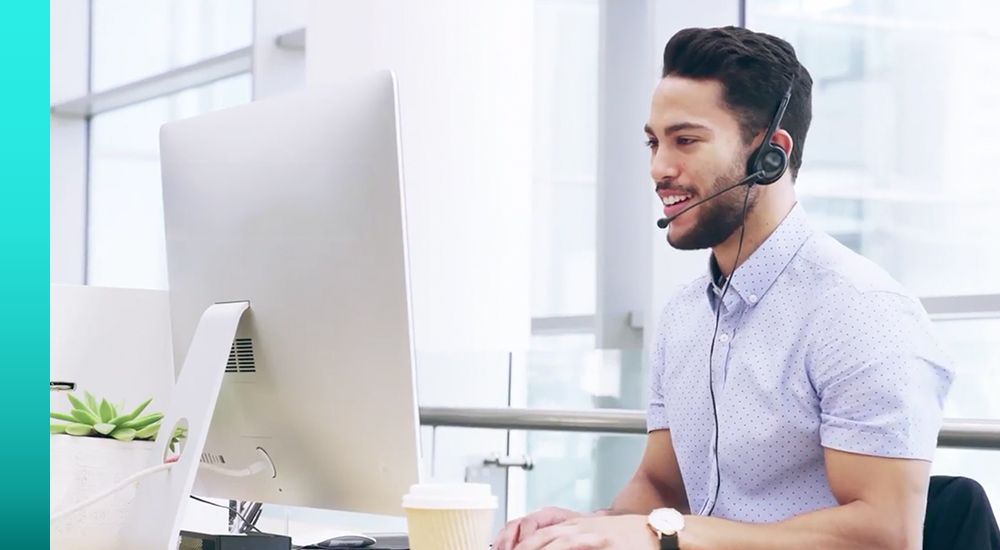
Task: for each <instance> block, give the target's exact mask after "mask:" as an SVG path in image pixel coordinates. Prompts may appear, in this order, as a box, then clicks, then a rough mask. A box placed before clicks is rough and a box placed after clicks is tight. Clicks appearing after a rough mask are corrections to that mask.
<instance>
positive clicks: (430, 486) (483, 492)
mask: <svg viewBox="0 0 1000 550" xmlns="http://www.w3.org/2000/svg"><path fill="white" fill-rule="evenodd" d="M496 507H497V497H495V496H493V495H492V494H491V493H490V486H489V485H487V484H485V483H421V484H418V485H411V486H410V492H409V494H407V495H405V496H403V508H416V509H425V510H427V509H429V510H494V509H496Z"/></svg>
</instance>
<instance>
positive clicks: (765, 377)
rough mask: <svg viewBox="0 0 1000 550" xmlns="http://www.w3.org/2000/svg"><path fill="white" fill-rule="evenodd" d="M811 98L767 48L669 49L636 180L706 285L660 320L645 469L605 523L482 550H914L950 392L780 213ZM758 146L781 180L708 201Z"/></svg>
mask: <svg viewBox="0 0 1000 550" xmlns="http://www.w3.org/2000/svg"><path fill="white" fill-rule="evenodd" d="M811 88H812V78H811V77H810V75H809V72H808V71H807V70H806V69H805V68H804V67H802V65H800V64H799V62H798V60H797V59H796V56H795V51H794V49H793V48H792V47H791V46H790V45H789V44H788V43H787V42H785V41H784V40H781V39H779V38H776V37H774V36H769V35H766V34H761V33H755V32H751V31H749V30H746V29H741V28H733V27H727V28H722V29H686V30H683V31H681V32H679V33H677V35H675V36H674V37H673V38H671V39H670V41H669V43H668V44H667V46H666V48H665V50H664V54H663V73H662V80H661V81H660V82H659V84H658V85H657V87H656V89H655V91H654V93H653V99H652V105H651V107H650V116H649V121H648V124H647V125H646V133H647V136H648V139H649V147H650V150H651V160H650V167H651V175H652V178H653V182H654V183H655V189H656V193H657V194H658V195H659V196H660V198H661V199H662V200H663V202H664V205H665V208H664V214H665V215H666V216H667V218H666V219H665V220H664V221H666V220H669V228H668V236H667V241H668V242H669V243H670V245H672V246H673V247H675V248H680V249H699V248H711V249H712V254H711V259H710V262H709V263H710V266H709V269H708V273H706V274H705V275H704V276H702V277H699V278H698V279H696V280H695V281H694V282H692V283H691V284H689V285H688V286H686V287H685V288H683V289H682V290H681V291H680V292H679V293H678V294H676V295H675V296H674V297H673V298H672V299H671V300H670V301H669V303H668V304H667V306H666V308H665V309H664V311H663V314H662V317H661V322H660V326H659V332H658V336H657V344H656V348H655V352H654V355H653V358H652V363H651V370H652V380H651V392H650V402H649V409H648V418H647V428H648V430H649V436H648V440H647V446H646V450H645V454H644V455H643V457H642V461H641V463H640V465H639V467H638V470H637V471H636V473H635V475H634V476H633V478H632V479H631V481H630V482H629V483H628V484H627V485H626V486H625V488H624V489H622V491H621V492H620V493H619V494H618V496H617V497H616V498H615V500H614V502H613V503H612V506H611V508H610V509H608V510H604V511H601V512H597V513H593V514H587V515H584V514H579V513H576V512H571V511H568V510H560V509H554V508H550V509H545V510H542V511H540V512H536V513H534V514H532V515H530V516H527V517H526V518H523V519H521V520H517V521H512V522H510V523H509V524H508V525H507V526H506V527H505V529H504V530H503V531H502V532H501V533H500V535H499V536H498V538H497V540H496V542H495V543H494V548H495V549H499V550H509V549H511V548H515V549H516V550H537V549H542V548H544V549H546V550H556V549H568V548H574V549H577V548H616V549H617V548H621V549H628V550H642V549H649V550H654V549H659V548H680V549H681V550H701V549H706V550H709V549H729V548H734V549H735V548H738V549H740V550H756V549H767V550H782V549H789V550H792V549H795V550H800V549H803V548H808V549H817V550H819V549H826V550H834V549H851V550H856V549H859V548H864V549H907V550H913V549H918V548H920V546H921V528H922V523H923V518H924V511H925V505H926V498H927V487H928V477H929V471H930V462H931V458H932V456H933V454H934V450H935V447H936V438H937V433H938V430H939V428H940V425H941V410H942V404H943V401H944V398H945V395H946V393H947V391H948V388H949V386H950V384H951V379H952V373H951V371H950V369H949V367H948V366H947V362H946V360H945V359H944V357H943V356H942V354H941V352H940V350H939V348H938V346H937V345H936V344H935V340H934V337H933V336H932V335H931V329H930V326H929V322H928V320H927V317H926V314H925V312H924V311H923V309H922V308H921V306H920V303H919V302H918V301H917V300H916V299H915V298H913V297H912V296H910V295H909V294H908V293H907V292H906V291H905V290H904V289H903V288H902V287H900V285H899V284H898V283H896V282H895V281H893V280H892V279H891V278H890V277H889V276H888V275H887V274H886V273H885V272H884V271H883V270H881V269H880V268H878V267H877V266H875V265H874V264H872V263H871V262H869V261H867V260H866V259H864V258H862V257H861V256H859V255H857V254H855V253H853V252H852V251H850V250H848V249H847V248H845V247H844V246H842V245H840V244H839V243H838V242H836V241H835V240H834V239H832V238H831V237H829V236H827V235H825V234H823V233H821V232H819V231H817V230H816V229H814V228H813V227H812V226H811V225H810V223H809V221H808V219H807V217H806V215H805V213H804V212H803V210H802V208H801V206H799V205H797V203H796V198H795V190H794V182H795V178H796V176H797V175H798V170H799V167H800V166H801V164H802V151H803V144H804V142H805V137H806V133H807V131H808V128H809V122H810V119H811V105H810V103H811ZM789 89H790V99H789V100H788V102H787V110H786V111H785V113H784V116H783V117H782V116H781V112H780V111H781V109H780V108H779V104H781V103H782V100H783V98H784V96H785V95H786V94H787V93H788V91H789ZM779 119H780V125H778V126H777V128H776V130H775V131H774V132H773V136H772V137H771V138H770V140H769V142H768V143H762V142H763V141H764V138H765V135H766V134H767V133H768V132H767V129H768V125H769V123H771V122H772V120H779ZM762 145H763V146H765V147H766V146H768V145H773V146H775V147H777V148H780V149H781V151H780V152H783V153H784V154H785V155H786V156H787V159H785V160H782V159H780V158H777V161H782V162H785V163H787V167H788V169H787V170H785V169H784V168H785V164H782V165H781V167H780V168H781V169H780V170H779V171H778V173H776V176H775V177H776V181H775V182H773V183H771V184H769V185H761V184H760V183H763V182H761V180H762V179H765V178H762V177H760V174H763V173H764V172H759V173H756V176H757V177H754V178H753V181H754V182H755V183H758V184H757V185H750V186H746V185H743V186H738V187H735V188H734V189H733V190H730V191H726V192H723V193H722V194H720V195H718V196H717V197H715V198H711V199H708V197H711V196H712V195H713V194H714V193H716V192H720V191H722V190H724V189H727V188H729V187H732V186H734V185H736V184H738V183H739V182H740V181H742V180H744V179H745V178H747V177H748V176H755V174H748V172H749V171H752V170H756V169H757V168H759V167H760V164H756V165H754V164H753V160H754V159H755V158H756V152H757V151H758V149H759V148H760V147H761V146H762ZM780 152H779V153H780ZM778 156H779V157H780V156H781V155H778ZM769 160H775V159H769ZM748 165H749V167H748ZM702 200H704V201H706V202H704V203H702V204H696V203H698V201H702ZM675 216H676V217H675ZM710 353H711V357H709V354H710ZM670 508H672V509H674V510H676V512H674V511H670V510H662V509H670ZM654 510H656V512H654V513H653V515H652V516H649V517H647V515H648V514H650V512H652V511H654Z"/></svg>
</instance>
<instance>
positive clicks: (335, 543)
mask: <svg viewBox="0 0 1000 550" xmlns="http://www.w3.org/2000/svg"><path fill="white" fill-rule="evenodd" d="M367 537H371V539H375V542H374V543H373V542H371V539H369V538H367ZM303 548H314V549H317V550H321V549H330V550H332V549H334V548H341V549H343V548H364V550H410V539H409V537H407V536H406V534H405V533H367V534H366V535H365V537H349V536H341V537H336V538H332V539H330V540H328V541H324V542H321V543H319V544H316V545H312V546H304V547H303Z"/></svg>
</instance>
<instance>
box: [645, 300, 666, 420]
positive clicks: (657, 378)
mask: <svg viewBox="0 0 1000 550" xmlns="http://www.w3.org/2000/svg"><path fill="white" fill-rule="evenodd" d="M665 323H666V310H664V312H663V313H661V314H660V322H659V327H658V329H657V331H656V345H654V346H653V354H652V357H651V358H650V361H649V405H648V407H647V408H646V431H647V432H652V431H656V430H669V429H670V422H669V420H668V419H667V406H666V401H665V398H664V395H663V372H664V369H666V350H665V347H666V342H665V340H666V327H665V326H664V325H665Z"/></svg>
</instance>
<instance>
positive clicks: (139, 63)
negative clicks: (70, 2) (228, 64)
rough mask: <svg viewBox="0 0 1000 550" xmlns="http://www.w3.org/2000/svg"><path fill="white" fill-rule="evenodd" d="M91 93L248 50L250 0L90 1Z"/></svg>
mask: <svg viewBox="0 0 1000 550" xmlns="http://www.w3.org/2000/svg"><path fill="white" fill-rule="evenodd" d="M91 13H92V19H91V21H92V27H91V31H92V32H91V48H92V49H91V79H92V81H91V89H93V90H98V91H99V90H106V89H108V88H111V87H114V86H121V85H122V84H127V83H129V82H132V81H134V80H139V79H141V78H146V77H149V76H152V75H154V74H158V73H162V72H164V71H167V70H170V69H175V68H177V67H180V66H182V65H188V64H191V63H195V62H198V61H201V60H203V59H206V58H208V57H212V56H215V55H220V54H224V53H228V52H230V51H233V50H236V49H239V48H243V47H247V46H250V43H251V38H252V35H253V1H252V0H213V1H211V2H204V1H202V0H144V1H143V2H133V1H131V0H92V12H91Z"/></svg>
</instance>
